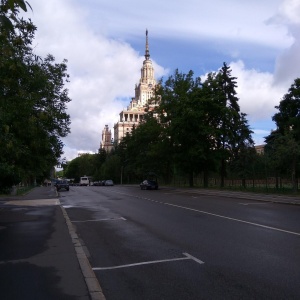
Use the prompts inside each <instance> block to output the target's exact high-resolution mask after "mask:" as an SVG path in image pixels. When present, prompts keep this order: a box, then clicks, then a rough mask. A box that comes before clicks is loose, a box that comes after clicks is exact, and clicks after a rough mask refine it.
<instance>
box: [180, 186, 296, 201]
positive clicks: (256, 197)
mask: <svg viewBox="0 0 300 300" xmlns="http://www.w3.org/2000/svg"><path fill="white" fill-rule="evenodd" d="M185 191H188V192H189V193H197V194H203V195H212V196H221V197H229V198H230V197H234V198H239V199H248V200H253V201H264V202H273V203H281V204H293V205H300V197H298V196H286V195H275V194H259V193H251V192H240V191H226V190H222V191H221V190H213V189H196V188H190V189H186V190H185Z"/></svg>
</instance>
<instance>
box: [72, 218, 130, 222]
mask: <svg viewBox="0 0 300 300" xmlns="http://www.w3.org/2000/svg"><path fill="white" fill-rule="evenodd" d="M117 220H123V221H126V219H125V218H123V217H120V218H107V219H96V220H83V221H79V220H78V221H71V222H72V223H84V222H102V221H117Z"/></svg>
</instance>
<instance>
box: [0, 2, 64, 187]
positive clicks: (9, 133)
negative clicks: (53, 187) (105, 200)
mask: <svg viewBox="0 0 300 300" xmlns="http://www.w3.org/2000/svg"><path fill="white" fill-rule="evenodd" d="M0 3H1V4H0V99H1V101H0V135H1V136H0V153H1V156H0V189H2V190H4V189H6V188H7V187H11V186H12V185H13V184H17V183H19V182H20V181H21V180H22V181H23V182H27V183H32V182H33V181H34V180H36V179H37V180H39V179H40V180H42V178H45V177H48V178H49V175H50V170H51V169H53V166H55V165H57V164H58V161H59V160H60V157H61V155H62V154H63V143H62V141H61V137H65V136H66V135H67V134H68V133H69V132H70V128H69V126H70V117H69V115H68V114H67V113H66V105H67V103H68V102H69V101H70V98H69V97H68V90H67V89H65V88H64V85H65V83H66V82H67V81H68V77H69V76H68V74H67V65H66V63H67V62H66V60H64V61H63V62H62V63H56V62H55V59H54V57H53V56H52V55H48V56H47V57H46V58H41V57H39V56H37V55H36V54H35V53H34V51H33V46H32V41H33V38H34V34H35V31H36V27H35V26H34V24H33V23H32V22H31V21H30V20H24V19H23V18H20V17H19V16H18V15H19V10H20V9H23V10H24V11H26V10H27V6H28V5H29V4H27V6H26V4H25V2H24V1H23V0H9V1H6V0H1V2H0Z"/></svg>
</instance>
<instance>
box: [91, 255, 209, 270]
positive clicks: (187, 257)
mask: <svg viewBox="0 0 300 300" xmlns="http://www.w3.org/2000/svg"><path fill="white" fill-rule="evenodd" d="M183 255H184V256H185V257H180V258H170V259H161V260H152V261H145V262H140V263H135V264H128V265H120V266H114V267H102V268H101V267H95V268H92V269H93V270H94V271H101V270H113V269H121V268H129V267H135V266H141V265H150V264H158V263H164V262H170V261H178V260H187V259H189V260H193V261H195V262H197V263H199V264H204V262H203V261H202V260H200V259H198V258H196V257H194V256H192V255H190V254H188V253H183Z"/></svg>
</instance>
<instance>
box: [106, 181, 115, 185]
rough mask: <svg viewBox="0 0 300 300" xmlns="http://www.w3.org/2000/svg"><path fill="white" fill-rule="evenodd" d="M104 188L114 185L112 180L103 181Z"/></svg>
mask: <svg viewBox="0 0 300 300" xmlns="http://www.w3.org/2000/svg"><path fill="white" fill-rule="evenodd" d="M104 185H105V186H113V185H114V182H113V181H112V180H105V183H104Z"/></svg>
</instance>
